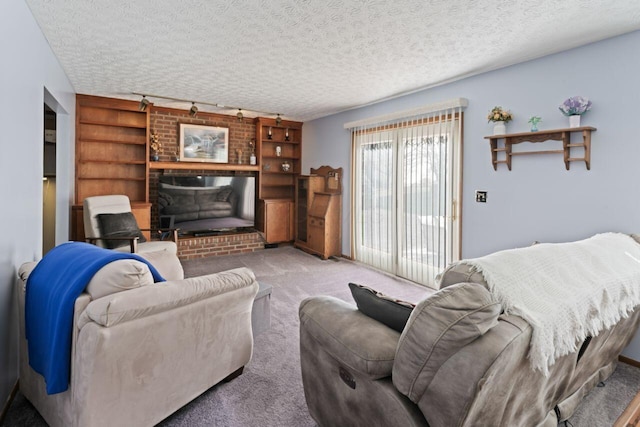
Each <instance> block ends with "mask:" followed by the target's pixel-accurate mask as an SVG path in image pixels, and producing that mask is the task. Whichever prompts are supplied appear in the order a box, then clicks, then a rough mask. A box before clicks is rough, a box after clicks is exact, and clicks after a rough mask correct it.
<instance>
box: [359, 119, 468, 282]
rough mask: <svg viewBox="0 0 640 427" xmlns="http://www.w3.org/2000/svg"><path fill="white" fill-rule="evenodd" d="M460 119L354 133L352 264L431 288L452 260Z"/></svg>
mask: <svg viewBox="0 0 640 427" xmlns="http://www.w3.org/2000/svg"><path fill="white" fill-rule="evenodd" d="M459 118H460V114H440V115H438V116H431V117H424V118H421V119H420V120H411V121H408V122H401V123H396V124H393V125H386V126H384V127H377V128H373V129H371V128H370V129H359V130H354V132H353V142H354V171H355V176H354V184H355V188H354V190H355V191H354V224H353V225H354V227H353V230H354V252H355V253H354V255H355V258H356V259H357V260H359V261H361V262H364V263H367V264H370V265H372V266H374V267H376V268H379V269H382V270H384V271H387V272H390V273H393V274H396V275H398V276H401V277H404V278H407V279H409V280H412V281H415V282H417V283H421V284H424V285H427V286H433V282H434V278H435V276H436V274H438V273H439V272H440V271H442V270H443V269H444V268H445V267H446V266H447V264H449V263H450V262H452V261H454V260H456V259H457V258H458V256H459V239H460V236H459V232H458V229H459V225H458V218H457V216H456V210H457V206H456V202H457V200H458V187H459V182H460V151H461V141H460V119H459Z"/></svg>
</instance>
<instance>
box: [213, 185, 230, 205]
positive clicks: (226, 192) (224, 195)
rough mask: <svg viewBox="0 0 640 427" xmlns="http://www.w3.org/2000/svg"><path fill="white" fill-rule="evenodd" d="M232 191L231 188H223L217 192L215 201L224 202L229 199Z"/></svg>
mask: <svg viewBox="0 0 640 427" xmlns="http://www.w3.org/2000/svg"><path fill="white" fill-rule="evenodd" d="M232 191H233V189H232V188H231V187H223V188H222V189H220V191H218V194H217V196H216V200H217V201H218V202H226V201H227V200H228V199H229V196H230V195H231V192H232Z"/></svg>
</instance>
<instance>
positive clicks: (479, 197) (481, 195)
mask: <svg viewBox="0 0 640 427" xmlns="http://www.w3.org/2000/svg"><path fill="white" fill-rule="evenodd" d="M476 202H478V203H487V192H486V191H479V190H476Z"/></svg>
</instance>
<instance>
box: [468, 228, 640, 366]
mask: <svg viewBox="0 0 640 427" xmlns="http://www.w3.org/2000/svg"><path fill="white" fill-rule="evenodd" d="M460 263H463V264H468V265H471V266H473V267H474V268H475V269H477V270H478V271H479V272H480V273H482V275H483V276H484V278H485V280H486V282H487V284H488V285H489V290H490V291H491V292H492V294H493V295H494V298H496V299H497V300H498V301H499V302H500V303H502V305H503V308H504V310H505V312H506V313H509V314H515V315H518V316H520V317H522V318H523V319H525V320H526V321H528V322H529V323H530V324H531V326H532V327H533V335H532V337H531V343H530V348H529V360H530V362H531V366H532V368H533V369H539V370H540V371H541V372H542V373H543V374H544V375H545V376H548V375H549V367H550V366H551V365H553V364H554V363H555V361H556V359H558V358H559V357H561V356H564V355H566V354H569V353H571V352H574V351H576V350H577V348H578V346H579V345H581V343H582V342H583V341H584V339H585V338H586V337H587V336H595V335H597V334H598V333H599V332H600V331H602V330H605V329H607V328H609V327H610V326H612V325H614V324H616V323H617V322H618V321H619V320H620V319H621V318H623V317H627V316H628V315H629V314H630V313H631V312H632V311H633V309H634V308H635V307H636V306H637V305H639V304H640V244H638V243H636V242H635V240H633V239H632V238H631V237H629V236H627V235H625V234H618V233H606V234H598V235H595V236H593V237H591V238H589V239H586V240H581V241H578V242H572V243H555V244H553V243H548V244H538V245H534V246H531V247H527V248H522V249H513V250H506V251H502V252H496V253H494V254H491V255H488V256H485V257H481V258H475V259H467V260H463V261H460Z"/></svg>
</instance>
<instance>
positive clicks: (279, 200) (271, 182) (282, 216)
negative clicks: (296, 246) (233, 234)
mask: <svg viewBox="0 0 640 427" xmlns="http://www.w3.org/2000/svg"><path fill="white" fill-rule="evenodd" d="M255 125H256V157H257V159H258V169H257V171H258V205H257V215H256V225H257V228H258V229H259V230H260V231H262V232H264V233H265V237H266V240H267V243H279V242H285V241H292V240H293V239H294V231H293V230H294V217H295V215H294V211H293V206H294V205H293V203H294V199H295V188H296V177H297V176H298V175H300V169H301V157H302V123H300V122H292V121H288V120H283V121H282V122H281V123H280V124H279V125H278V124H276V120H275V119H269V118H264V117H258V118H256V119H255ZM278 147H279V150H278ZM285 163H286V164H288V165H289V169H288V170H284V168H283V164H285Z"/></svg>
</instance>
